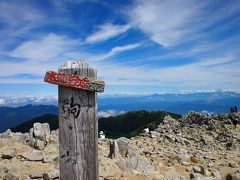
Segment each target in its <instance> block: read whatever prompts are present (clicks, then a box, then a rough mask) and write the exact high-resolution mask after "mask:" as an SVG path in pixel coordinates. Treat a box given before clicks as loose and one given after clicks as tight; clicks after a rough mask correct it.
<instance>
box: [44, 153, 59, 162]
mask: <svg viewBox="0 0 240 180" xmlns="http://www.w3.org/2000/svg"><path fill="white" fill-rule="evenodd" d="M56 158H57V156H56V155H45V154H44V156H43V162H44V163H49V162H52V161H54V160H55V159H56Z"/></svg>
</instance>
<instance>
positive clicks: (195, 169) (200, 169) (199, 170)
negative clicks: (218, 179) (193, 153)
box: [193, 166, 204, 175]
mask: <svg viewBox="0 0 240 180" xmlns="http://www.w3.org/2000/svg"><path fill="white" fill-rule="evenodd" d="M193 172H195V173H200V174H202V175H204V167H203V166H193Z"/></svg>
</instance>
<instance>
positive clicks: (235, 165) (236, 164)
mask: <svg viewBox="0 0 240 180" xmlns="http://www.w3.org/2000/svg"><path fill="white" fill-rule="evenodd" d="M228 166H229V167H232V168H237V167H238V163H237V162H235V161H229V162H228Z"/></svg>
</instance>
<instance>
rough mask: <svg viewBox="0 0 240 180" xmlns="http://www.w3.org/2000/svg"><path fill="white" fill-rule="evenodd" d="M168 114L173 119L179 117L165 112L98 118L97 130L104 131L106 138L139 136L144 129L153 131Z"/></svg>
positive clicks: (139, 112)
mask: <svg viewBox="0 0 240 180" xmlns="http://www.w3.org/2000/svg"><path fill="white" fill-rule="evenodd" d="M167 114H169V115H170V116H172V117H173V118H175V119H178V118H180V117H181V115H178V114H174V113H168V112H166V111H145V110H141V111H130V112H128V113H126V114H122V115H119V116H115V117H108V118H100V119H99V121H98V124H99V130H101V131H104V132H105V133H106V135H107V137H111V138H116V137H121V136H125V137H132V136H136V135H137V134H139V133H140V132H141V131H142V130H143V129H144V128H145V127H148V128H150V130H153V129H155V128H157V126H158V125H159V124H160V123H161V122H162V121H163V119H164V117H165V116H166V115H167Z"/></svg>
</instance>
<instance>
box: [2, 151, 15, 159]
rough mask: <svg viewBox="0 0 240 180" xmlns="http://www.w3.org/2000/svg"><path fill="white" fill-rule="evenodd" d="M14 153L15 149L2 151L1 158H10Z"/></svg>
mask: <svg viewBox="0 0 240 180" xmlns="http://www.w3.org/2000/svg"><path fill="white" fill-rule="evenodd" d="M15 155H16V150H6V151H4V152H3V153H2V159H12V158H13V157H14V156H15Z"/></svg>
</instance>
